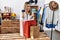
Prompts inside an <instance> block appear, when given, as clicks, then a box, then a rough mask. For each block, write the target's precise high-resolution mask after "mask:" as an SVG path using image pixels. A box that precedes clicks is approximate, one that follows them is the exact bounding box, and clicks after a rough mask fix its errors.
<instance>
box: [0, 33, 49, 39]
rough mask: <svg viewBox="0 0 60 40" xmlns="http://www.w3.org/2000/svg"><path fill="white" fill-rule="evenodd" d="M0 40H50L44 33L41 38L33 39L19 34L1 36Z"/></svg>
mask: <svg viewBox="0 0 60 40" xmlns="http://www.w3.org/2000/svg"><path fill="white" fill-rule="evenodd" d="M0 40H50V39H49V38H48V37H47V36H46V35H45V34H44V33H43V34H41V36H40V37H39V38H35V39H31V38H24V37H21V36H20V34H19V33H12V34H0Z"/></svg>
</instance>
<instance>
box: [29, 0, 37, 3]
mask: <svg viewBox="0 0 60 40" xmlns="http://www.w3.org/2000/svg"><path fill="white" fill-rule="evenodd" d="M29 2H30V3H35V4H37V2H38V0H30V1H29Z"/></svg>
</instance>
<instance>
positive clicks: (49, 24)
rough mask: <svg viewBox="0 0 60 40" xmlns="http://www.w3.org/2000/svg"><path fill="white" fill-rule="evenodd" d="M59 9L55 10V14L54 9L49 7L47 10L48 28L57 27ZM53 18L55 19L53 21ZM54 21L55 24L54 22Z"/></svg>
mask: <svg viewBox="0 0 60 40" xmlns="http://www.w3.org/2000/svg"><path fill="white" fill-rule="evenodd" d="M58 12H59V11H58V10H57V11H55V12H54V14H53V11H52V10H50V8H49V7H48V8H47V10H46V15H45V17H46V27H47V28H55V26H56V25H57V22H58V16H59V13H58ZM52 19H53V21H52ZM52 22H53V24H52Z"/></svg>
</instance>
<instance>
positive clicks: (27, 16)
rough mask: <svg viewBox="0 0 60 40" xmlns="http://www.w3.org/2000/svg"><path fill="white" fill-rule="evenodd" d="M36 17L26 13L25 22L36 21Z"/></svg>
mask: <svg viewBox="0 0 60 40" xmlns="http://www.w3.org/2000/svg"><path fill="white" fill-rule="evenodd" d="M33 16H34V15H33V14H32V15H29V14H26V13H24V19H23V20H24V21H30V20H34V17H33Z"/></svg>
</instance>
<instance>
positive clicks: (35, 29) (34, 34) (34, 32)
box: [30, 26, 40, 38]
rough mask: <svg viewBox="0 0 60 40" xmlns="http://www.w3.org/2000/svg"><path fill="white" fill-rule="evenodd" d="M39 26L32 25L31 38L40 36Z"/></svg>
mask: <svg viewBox="0 0 60 40" xmlns="http://www.w3.org/2000/svg"><path fill="white" fill-rule="evenodd" d="M39 36H40V34H39V27H38V26H31V27H30V37H31V38H39Z"/></svg>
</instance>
